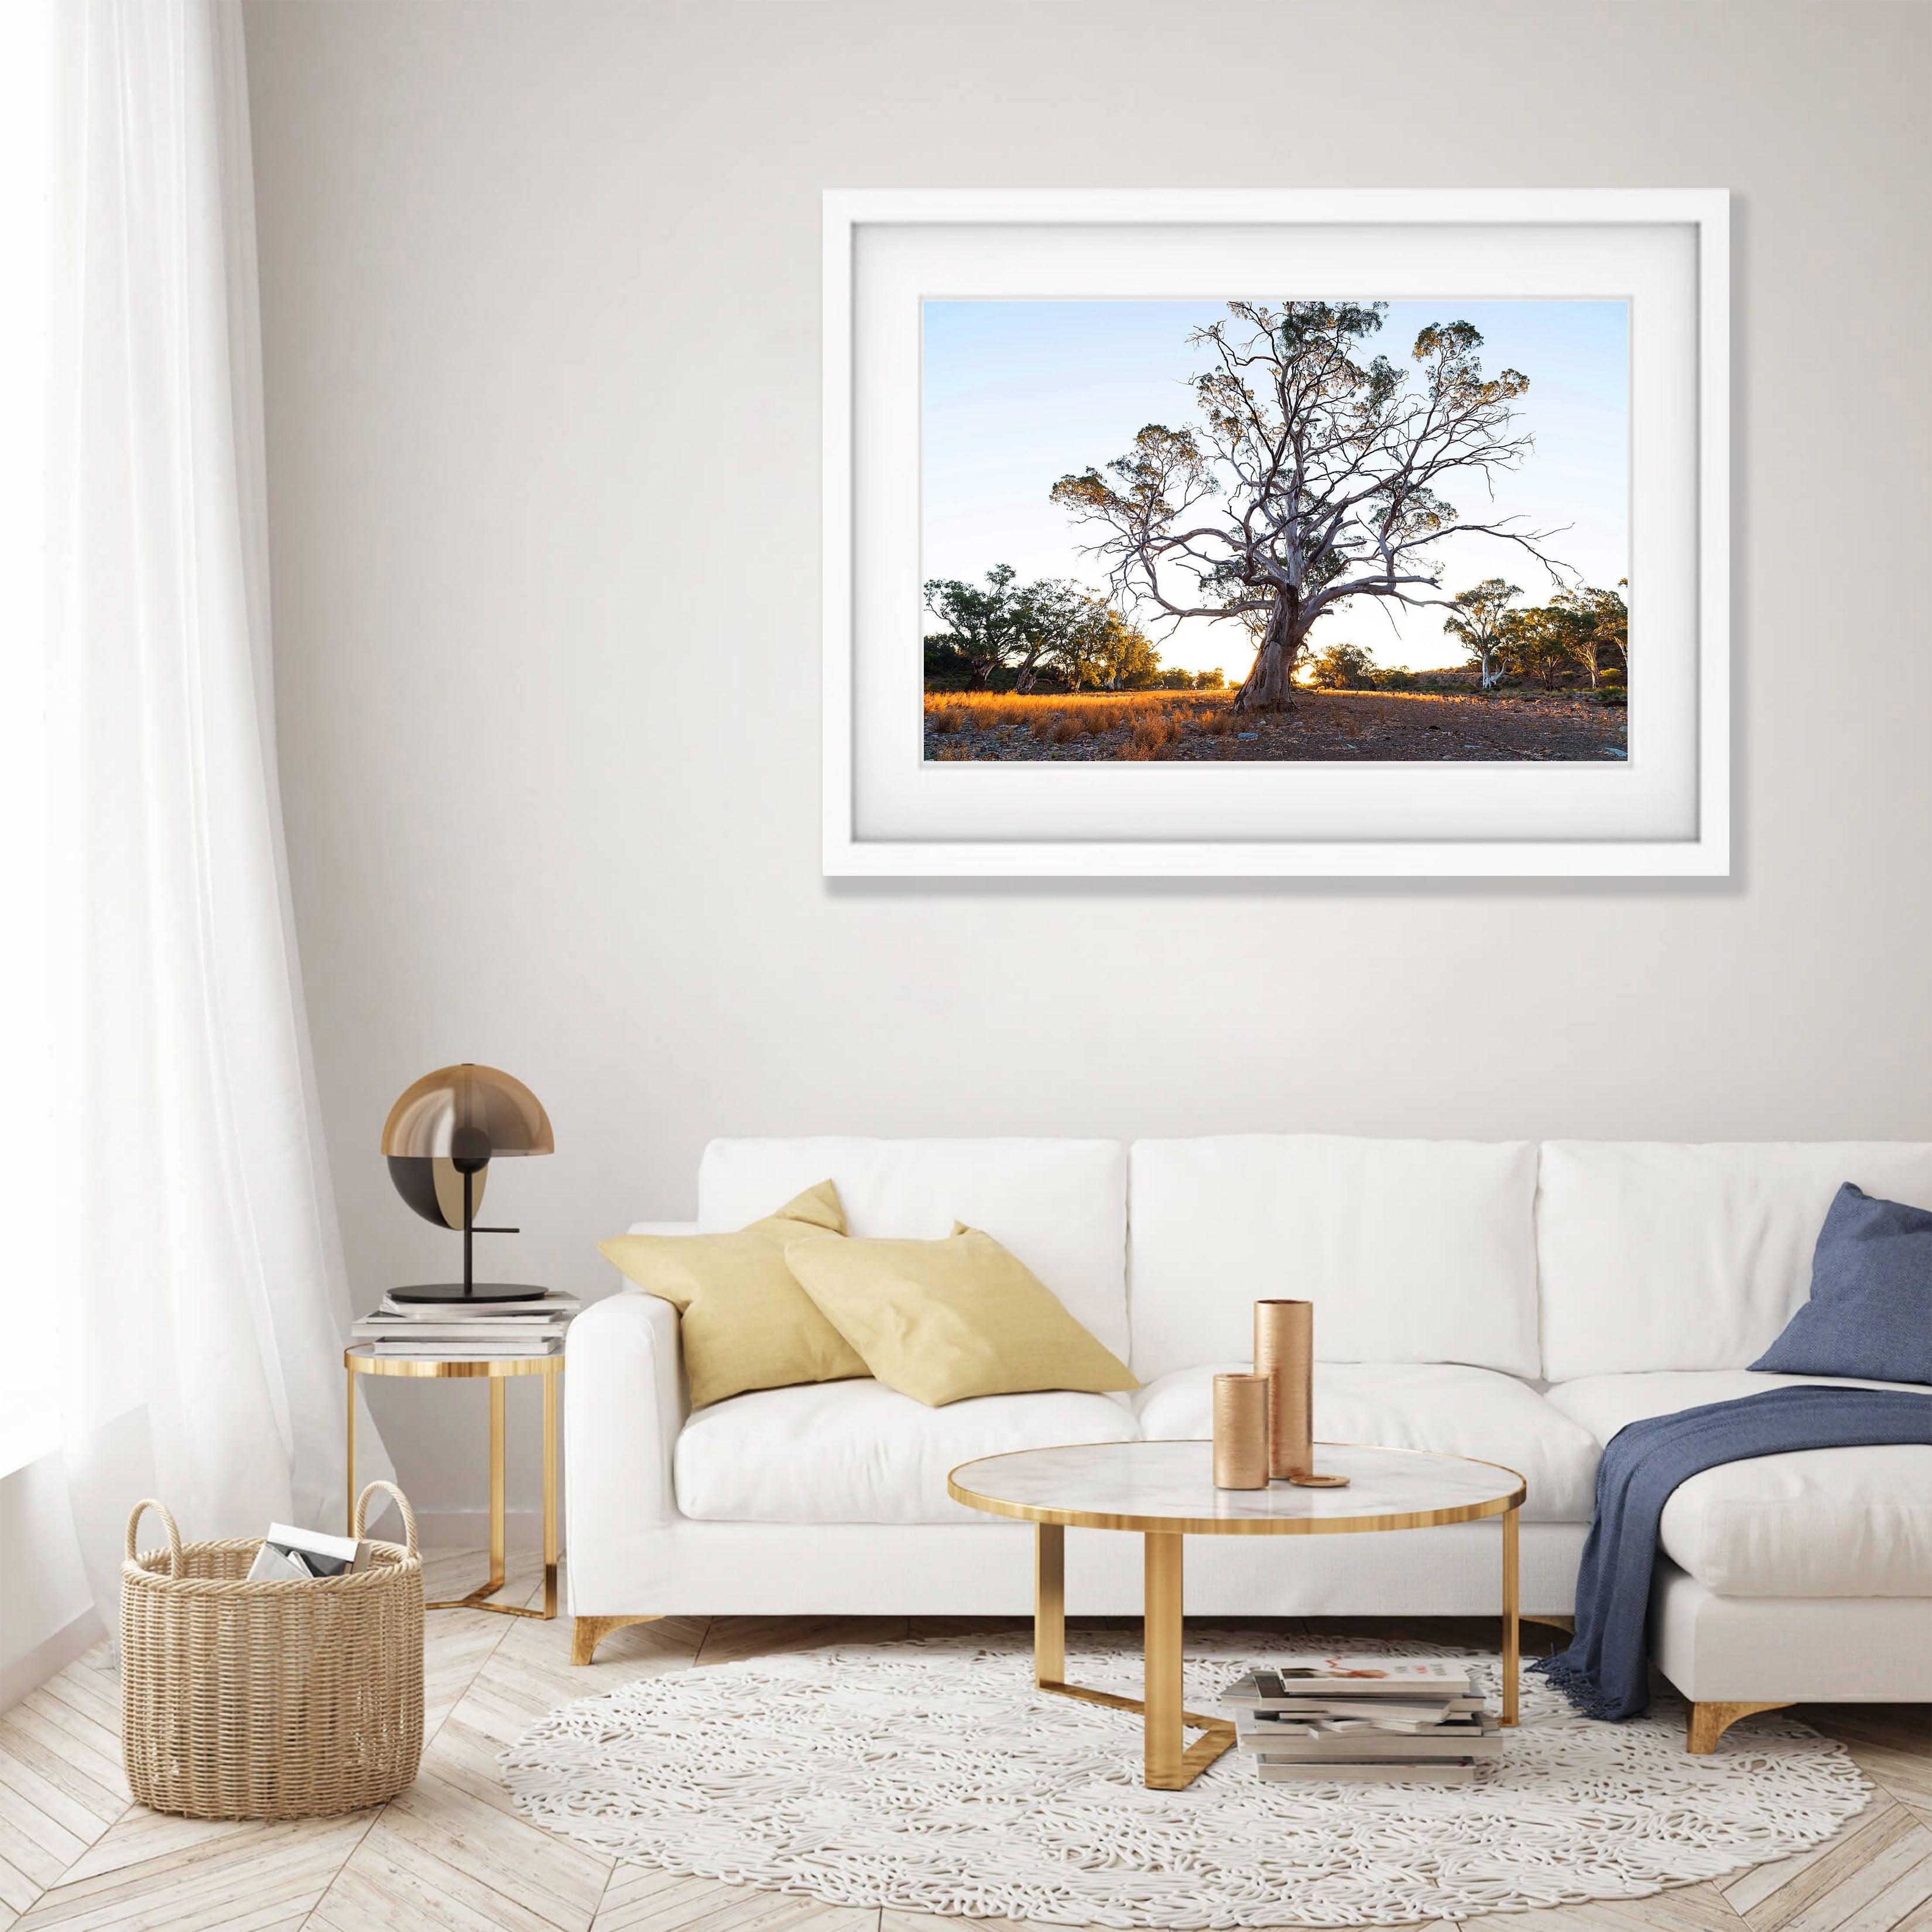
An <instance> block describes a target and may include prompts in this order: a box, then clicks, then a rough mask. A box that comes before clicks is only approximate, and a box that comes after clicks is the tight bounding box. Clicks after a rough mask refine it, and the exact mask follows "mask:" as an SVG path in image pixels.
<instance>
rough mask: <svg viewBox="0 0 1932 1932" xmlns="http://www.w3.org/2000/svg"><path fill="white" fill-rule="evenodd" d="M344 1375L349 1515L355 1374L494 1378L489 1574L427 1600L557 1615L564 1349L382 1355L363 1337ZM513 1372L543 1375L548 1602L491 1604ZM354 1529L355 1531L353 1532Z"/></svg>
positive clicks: (500, 1550) (499, 1563)
mask: <svg viewBox="0 0 1932 1932" xmlns="http://www.w3.org/2000/svg"><path fill="white" fill-rule="evenodd" d="M342 1366H343V1369H344V1380H345V1382H346V1384H347V1388H348V1392H349V1511H350V1516H349V1520H350V1522H351V1523H353V1522H354V1520H355V1509H356V1377H357V1376H417V1377H427V1378H428V1379H431V1380H434V1381H447V1380H451V1379H469V1378H472V1377H475V1376H487V1378H488V1379H489V1383H490V1574H489V1577H488V1579H487V1580H486V1581H485V1582H484V1583H479V1584H478V1586H476V1588H475V1589H473V1590H472V1591H471V1592H470V1593H469V1595H468V1596H466V1597H446V1598H443V1599H442V1600H441V1601H439V1602H437V1603H432V1604H425V1605H424V1606H423V1607H424V1608H425V1610H493V1611H494V1612H495V1613H496V1615H497V1616H499V1617H536V1618H538V1619H543V1620H544V1621H547V1620H548V1619H550V1618H552V1617H554V1616H556V1413H557V1399H558V1396H559V1393H560V1391H561V1389H562V1382H563V1352H562V1349H559V1350H558V1351H557V1352H556V1354H555V1355H520V1356H515V1357H512V1358H505V1357H502V1356H497V1357H495V1358H490V1359H487V1360H475V1359H472V1360H465V1359H463V1358H462V1357H460V1356H459V1355H452V1356H448V1357H439V1358H436V1359H434V1360H433V1361H425V1360H424V1359H423V1358H421V1357H419V1356H396V1355H377V1353H376V1352H375V1351H374V1349H372V1348H371V1346H369V1344H368V1343H366V1342H365V1343H362V1344H361V1345H360V1346H358V1347H356V1348H353V1349H344V1350H343V1352H342ZM511 1376H542V1378H543V1469H544V1474H543V1485H544V1487H543V1553H544V1597H543V1608H542V1609H541V1610H523V1609H520V1608H519V1607H517V1605H515V1604H492V1603H488V1602H486V1601H484V1600H485V1599H486V1598H490V1597H493V1596H494V1595H496V1592H498V1591H499V1590H500V1589H502V1587H503V1574H504V1563H503V1556H504V1520H503V1516H504V1481H503V1423H504V1409H505V1402H504V1394H505V1384H506V1382H508V1379H509V1378H510V1377H511ZM351 1533H352V1534H353V1532H351Z"/></svg>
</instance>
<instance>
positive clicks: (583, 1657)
mask: <svg viewBox="0 0 1932 1932" xmlns="http://www.w3.org/2000/svg"><path fill="white" fill-rule="evenodd" d="M658 1621H659V1619H658V1618H657V1617H656V1616H636V1617H578V1618H577V1619H575V1625H574V1628H573V1629H572V1630H571V1634H570V1661H571V1663H572V1664H588V1663H589V1661H591V1659H592V1658H594V1657H595V1655H597V1646H598V1645H599V1644H600V1643H602V1642H603V1641H604V1639H605V1638H606V1637H608V1636H609V1635H610V1633H611V1632H612V1631H619V1630H622V1628H624V1626H625V1625H626V1624H654V1623H656V1622H658Z"/></svg>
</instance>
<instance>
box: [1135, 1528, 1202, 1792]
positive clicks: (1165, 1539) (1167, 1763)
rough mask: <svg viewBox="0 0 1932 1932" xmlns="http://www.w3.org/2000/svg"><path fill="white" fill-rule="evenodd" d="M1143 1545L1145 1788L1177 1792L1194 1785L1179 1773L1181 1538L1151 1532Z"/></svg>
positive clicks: (1142, 1629) (1142, 1634) (1180, 1746)
mask: <svg viewBox="0 0 1932 1932" xmlns="http://www.w3.org/2000/svg"><path fill="white" fill-rule="evenodd" d="M1142 1542H1144V1543H1145V1544H1146V1546H1147V1550H1146V1562H1145V1582H1144V1583H1143V1586H1142V1589H1143V1596H1142V1610H1141V1651H1142V1672H1143V1678H1144V1688H1143V1690H1142V1695H1143V1696H1144V1697H1145V1698H1146V1700H1147V1717H1146V1720H1145V1723H1144V1724H1143V1726H1142V1729H1143V1730H1144V1731H1145V1734H1146V1736H1145V1741H1146V1745H1147V1784H1148V1789H1149V1790H1152V1791H1178V1790H1180V1789H1181V1787H1182V1786H1184V1785H1185V1784H1190V1783H1191V1782H1192V1780H1190V1779H1189V1778H1185V1777H1184V1776H1183V1775H1181V1748H1182V1739H1181V1538H1179V1537H1178V1536H1175V1535H1171V1534H1163V1535H1156V1534H1155V1533H1154V1532H1152V1531H1150V1532H1148V1534H1147V1535H1145V1536H1144V1537H1143V1538H1142Z"/></svg>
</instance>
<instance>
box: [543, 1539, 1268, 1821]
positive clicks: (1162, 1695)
mask: <svg viewBox="0 0 1932 1932" xmlns="http://www.w3.org/2000/svg"><path fill="white" fill-rule="evenodd" d="M1033 1577H1034V1595H1033V1675H1034V1683H1036V1684H1037V1685H1038V1686H1039V1687H1040V1689H1041V1690H1043V1691H1052V1693H1053V1694H1054V1695H1055V1697H1078V1698H1079V1700H1081V1702H1082V1703H1086V1704H1104V1705H1105V1706H1106V1707H1107V1709H1109V1710H1110V1711H1136V1712H1139V1714H1140V1717H1141V1721H1142V1732H1143V1737H1142V1749H1143V1751H1144V1752H1145V1757H1146V1765H1147V1770H1146V1778H1147V1782H1148V1784H1149V1785H1150V1786H1151V1787H1152V1788H1153V1789H1154V1790H1157V1791H1182V1790H1186V1789H1187V1787H1188V1786H1189V1785H1190V1784H1193V1782H1194V1781H1195V1780H1196V1778H1199V1776H1200V1775H1201V1774H1202V1772H1204V1771H1205V1770H1206V1769H1208V1766H1210V1765H1211V1764H1212V1763H1214V1760H1216V1759H1217V1757H1220V1755H1221V1754H1222V1753H1223V1751H1226V1750H1227V1749H1228V1748H1229V1746H1230V1745H1232V1744H1233V1742H1235V1727H1234V1726H1233V1725H1232V1724H1229V1723H1226V1721H1224V1720H1223V1719H1221V1718H1203V1717H1201V1716H1199V1715H1197V1714H1196V1712H1193V1711H1184V1710H1183V1709H1181V1538H1179V1537H1178V1535H1173V1534H1172V1533H1164V1534H1163V1535H1151V1536H1149V1537H1148V1538H1147V1550H1146V1596H1145V1619H1144V1621H1145V1639H1144V1643H1145V1670H1146V1676H1145V1682H1144V1684H1143V1685H1142V1688H1143V1690H1144V1691H1145V1696H1144V1697H1116V1696H1115V1694H1114V1693H1113V1692H1112V1691H1090V1690H1088V1688H1087V1687H1086V1686H1085V1685H1084V1684H1069V1683H1068V1682H1067V1681H1066V1677H1067V1532H1066V1531H1065V1530H1064V1529H1062V1528H1061V1526H1060V1525H1059V1524H1058V1523H1037V1524H1036V1525H1035V1526H1034V1571H1033ZM577 1622H578V1624H579V1625H582V1624H583V1619H582V1618H581V1617H580V1618H578V1619H577ZM592 1643H595V1639H594V1638H593V1639H592ZM1186 1730H1197V1731H1202V1732H1205V1733H1206V1736H1204V1737H1200V1738H1197V1739H1196V1740H1195V1741H1194V1742H1193V1744H1191V1745H1187V1747H1186V1748H1185V1749H1184V1748H1182V1746H1183V1736H1182V1734H1183V1733H1184V1731H1186Z"/></svg>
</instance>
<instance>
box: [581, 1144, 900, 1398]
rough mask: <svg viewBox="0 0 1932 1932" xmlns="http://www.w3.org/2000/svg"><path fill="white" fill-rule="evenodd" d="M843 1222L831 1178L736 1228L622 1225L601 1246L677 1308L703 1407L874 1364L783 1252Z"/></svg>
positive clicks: (836, 1230)
mask: <svg viewBox="0 0 1932 1932" xmlns="http://www.w3.org/2000/svg"><path fill="white" fill-rule="evenodd" d="M844 1232H845V1217H844V1214H842V1213H841V1211H840V1209H839V1206H838V1193H837V1191H836V1190H835V1189H834V1188H833V1187H832V1184H831V1182H830V1181H820V1183H819V1184H818V1185H817V1187H814V1188H812V1189H811V1190H808V1192H806V1193H803V1194H801V1195H799V1197H798V1198H797V1199H796V1200H795V1201H788V1202H786V1203H785V1205H784V1206H783V1207H782V1208H778V1210H776V1211H775V1212H774V1213H772V1214H768V1215H766V1217H764V1219H763V1220H759V1221H754V1222H753V1223H751V1226H749V1227H748V1228H742V1229H739V1231H738V1232H736V1234H733V1235H638V1234H630V1235H617V1236H616V1237H615V1238H613V1239H612V1240H610V1241H600V1242H599V1243H598V1244H597V1252H598V1253H599V1254H601V1256H603V1257H604V1259H605V1260H606V1261H610V1262H615V1263H616V1265H617V1266H618V1268H620V1269H621V1270H622V1271H623V1273H624V1274H625V1276H626V1277H628V1279H629V1280H631V1281H634V1282H635V1283H637V1286H638V1287H640V1288H641V1289H643V1291H644V1292H645V1293H646V1295H655V1296H656V1297H657V1298H658V1300H659V1301H668V1302H669V1303H670V1304H671V1306H672V1307H673V1308H675V1309H676V1310H677V1312H678V1341H679V1349H680V1352H681V1353H682V1356H683V1359H684V1373H685V1379H686V1381H687V1382H688V1384H689V1385H690V1389H691V1406H692V1407H693V1408H694V1409H703V1408H705V1407H706V1406H708V1405H709V1404H710V1403H714V1402H722V1401H723V1400H724V1399H725V1397H727V1396H733V1395H741V1394H743V1393H744V1391H745V1390H747V1389H760V1388H787V1387H788V1386H789V1385H790V1384H792V1383H793V1382H838V1381H839V1380H841V1379H843V1378H845V1377H847V1376H862V1375H865V1374H868V1373H870V1372H869V1371H868V1370H867V1368H866V1367H865V1361H864V1359H863V1358H862V1357H861V1356H860V1355H859V1352H858V1351H857V1350H856V1349H854V1348H853V1346H852V1345H851V1344H850V1343H849V1342H847V1340H846V1339H845V1338H844V1336H842V1335H841V1334H839V1332H838V1330H837V1329H836V1328H834V1327H833V1326H832V1324H831V1323H830V1322H828V1321H827V1320H826V1318H825V1317H824V1316H823V1314H821V1313H820V1312H819V1310H818V1308H817V1306H816V1305H815V1304H814V1302H813V1301H812V1299H811V1296H810V1295H808V1294H806V1292H805V1290H804V1289H802V1288H801V1287H800V1286H799V1283H798V1277H796V1275H795V1274H793V1271H792V1269H791V1266H790V1263H789V1262H787V1260H786V1259H785V1250H787V1247H790V1246H792V1245H793V1244H799V1245H802V1244H804V1243H805V1242H806V1241H838V1238H839V1237H840V1236H841V1235H843V1234H844ZM838 1245H839V1246H840V1247H844V1245H845V1244H844V1242H843V1241H838Z"/></svg>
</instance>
